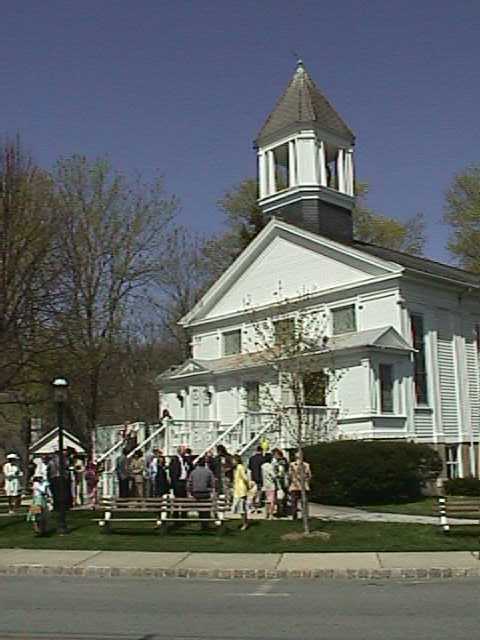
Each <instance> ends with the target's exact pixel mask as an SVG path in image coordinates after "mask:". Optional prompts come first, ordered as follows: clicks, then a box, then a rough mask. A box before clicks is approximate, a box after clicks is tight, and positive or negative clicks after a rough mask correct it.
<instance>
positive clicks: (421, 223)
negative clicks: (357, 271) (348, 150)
mask: <svg viewBox="0 0 480 640" xmlns="http://www.w3.org/2000/svg"><path fill="white" fill-rule="evenodd" d="M356 193H357V202H356V206H355V208H354V210H353V212H352V216H353V233H354V237H355V239H356V240H361V241H362V242H368V243H370V244H376V245H378V246H381V247H386V248H388V249H394V250H395V251H402V252H403V253H410V254H412V255H422V254H423V249H424V246H425V220H424V216H423V214H421V213H417V214H416V215H414V216H412V217H411V218H408V219H407V220H405V221H403V222H401V221H400V220H397V219H396V218H391V217H389V216H385V215H383V214H380V213H377V212H375V211H373V210H372V209H370V208H368V207H367V206H366V202H365V201H366V196H367V194H368V185H366V184H365V183H359V184H357V185H356Z"/></svg>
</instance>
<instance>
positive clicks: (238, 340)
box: [223, 329, 242, 356]
mask: <svg viewBox="0 0 480 640" xmlns="http://www.w3.org/2000/svg"><path fill="white" fill-rule="evenodd" d="M235 353H242V332H241V330H240V329H235V330H234V331H225V333H224V334H223V355H224V356H233V355H234V354H235Z"/></svg>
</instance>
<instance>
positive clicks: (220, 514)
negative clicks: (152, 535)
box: [159, 495, 227, 533]
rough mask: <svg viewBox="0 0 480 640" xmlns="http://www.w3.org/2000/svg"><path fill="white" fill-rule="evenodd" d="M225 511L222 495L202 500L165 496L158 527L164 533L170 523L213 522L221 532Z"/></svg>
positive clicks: (225, 504) (224, 500)
mask: <svg viewBox="0 0 480 640" xmlns="http://www.w3.org/2000/svg"><path fill="white" fill-rule="evenodd" d="M226 511H227V500H226V497H225V496H224V495H220V496H212V497H211V498H205V499H202V500H197V499H196V498H175V497H173V496H169V495H167V496H164V497H163V505H162V510H161V512H160V525H159V526H160V527H161V529H162V530H163V532H164V533H166V531H167V529H168V523H171V522H173V523H183V524H185V523H186V522H200V523H202V522H203V523H205V522H213V523H215V526H216V527H217V528H218V529H220V530H221V529H222V528H223V525H224V524H225V513H226ZM192 514H193V515H192ZM200 514H204V517H201V515H200Z"/></svg>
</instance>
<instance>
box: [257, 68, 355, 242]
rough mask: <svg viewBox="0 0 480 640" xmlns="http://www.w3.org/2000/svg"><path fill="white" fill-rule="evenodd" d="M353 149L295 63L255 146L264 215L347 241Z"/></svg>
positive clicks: (350, 139) (344, 130) (351, 141)
mask: <svg viewBox="0 0 480 640" xmlns="http://www.w3.org/2000/svg"><path fill="white" fill-rule="evenodd" d="M354 143H355V136H354V135H353V133H352V131H351V130H350V129H349V127H348V126H347V125H346V124H345V122H344V121H343V120H342V118H341V117H340V116H339V115H338V113H337V112H336V111H335V109H334V108H333V107H332V106H331V104H330V103H329V102H328V100H327V99H326V98H325V97H324V96H323V95H322V94H321V93H320V91H319V90H318V88H317V87H316V85H315V83H314V82H313V80H312V79H311V78H310V76H309V75H308V73H307V71H306V69H305V67H304V65H303V63H302V62H301V61H299V62H298V65H297V69H296V71H295V73H294V75H293V78H292V79H291V81H290V83H289V84H288V86H287V88H286V90H285V92H284V93H283V95H282V96H281V97H280V99H279V101H278V102H277V105H276V106H275V108H274V110H273V111H272V113H271V114H270V115H269V116H268V118H267V120H266V122H265V124H264V125H263V127H262V129H261V130H260V133H259V134H258V136H257V140H256V141H255V145H256V148H257V150H258V173H259V189H260V199H259V204H260V206H261V208H262V209H263V211H264V212H265V213H269V214H271V215H276V216H278V217H282V218H284V219H285V220H286V221H288V222H291V223H292V224H296V225H298V226H302V227H305V228H307V229H309V230H310V231H314V232H315V233H319V234H321V235H327V236H329V237H332V238H335V239H338V240H344V241H345V240H346V241H349V240H351V239H352V237H353V231H352V229H353V225H352V217H351V211H352V209H353V207H354V204H355V200H354V170H353V145H354Z"/></svg>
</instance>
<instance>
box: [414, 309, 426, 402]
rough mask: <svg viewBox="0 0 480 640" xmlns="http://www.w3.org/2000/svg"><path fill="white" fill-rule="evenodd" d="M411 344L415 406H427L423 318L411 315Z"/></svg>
mask: <svg viewBox="0 0 480 640" xmlns="http://www.w3.org/2000/svg"><path fill="white" fill-rule="evenodd" d="M411 324H412V343H413V348H414V349H415V353H414V355H413V359H414V382H415V395H416V398H417V404H428V394H427V366H426V362H425V331H424V326H423V316H421V315H418V314H412V315H411Z"/></svg>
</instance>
